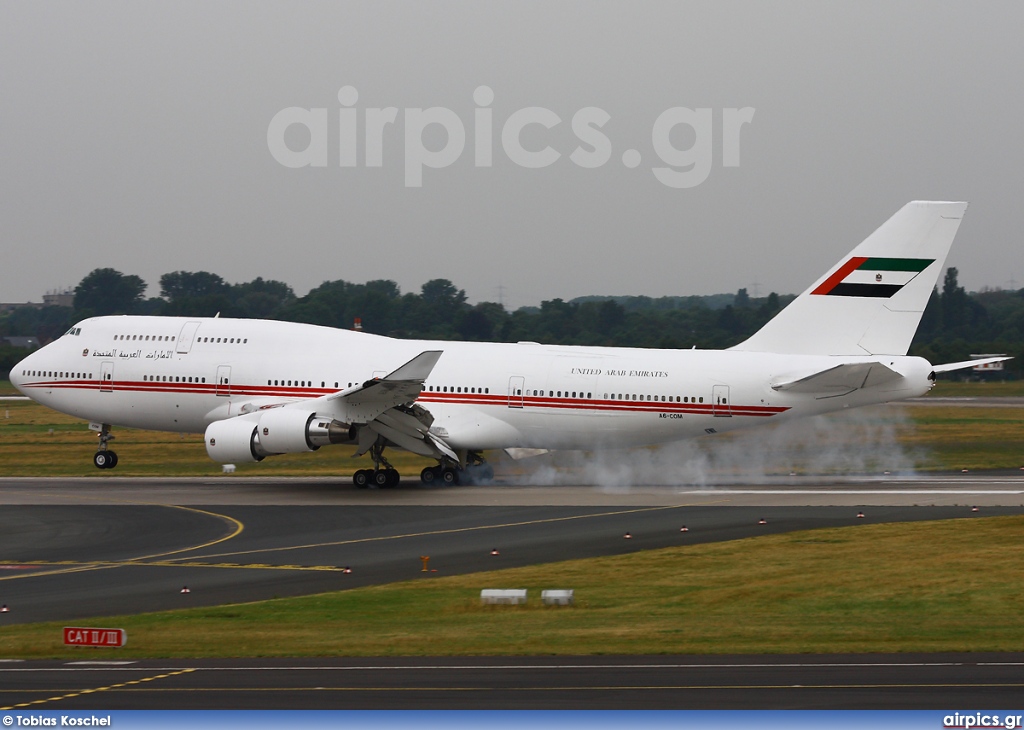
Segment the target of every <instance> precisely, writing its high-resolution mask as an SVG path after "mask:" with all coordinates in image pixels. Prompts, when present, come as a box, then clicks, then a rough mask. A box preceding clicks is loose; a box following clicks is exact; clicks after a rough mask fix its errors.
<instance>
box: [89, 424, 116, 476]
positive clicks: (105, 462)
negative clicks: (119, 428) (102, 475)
mask: <svg viewBox="0 0 1024 730" xmlns="http://www.w3.org/2000/svg"><path fill="white" fill-rule="evenodd" d="M99 437H100V448H99V450H98V451H97V452H96V453H95V454H93V455H92V463H93V465H94V466H95V467H96V468H97V469H113V468H114V467H115V466H117V453H116V452H115V451H113V450H112V449H110V448H108V446H107V445H108V444H109V443H110V442H111V441H113V440H114V434H112V433H110V424H107V423H104V424H103V426H102V427H101V428H100V433H99Z"/></svg>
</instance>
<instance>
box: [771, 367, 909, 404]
mask: <svg viewBox="0 0 1024 730" xmlns="http://www.w3.org/2000/svg"><path fill="white" fill-rule="evenodd" d="M902 377H903V376H902V375H901V374H900V373H898V372H896V371H895V370H893V369H892V368H890V367H889V366H887V365H884V364H882V363H880V362H857V363H843V364H842V365H836V366H835V367H832V368H828V369H827V370H821V371H819V372H817V373H813V374H811V375H807V376H804V377H802V378H797V379H795V380H784V381H782V382H779V383H775V384H773V385H772V390H784V391H788V392H791V393H814V394H817V395H818V397H819V398H834V397H836V396H840V395H846V394H847V393H852V392H853V391H855V390H859V389H860V388H870V387H872V386H875V385H884V384H885V383H889V382H892V381H894V380H899V379H900V378H902Z"/></svg>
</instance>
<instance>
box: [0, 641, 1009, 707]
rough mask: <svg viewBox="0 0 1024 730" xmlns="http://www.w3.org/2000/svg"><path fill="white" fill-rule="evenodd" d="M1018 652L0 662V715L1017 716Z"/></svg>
mask: <svg viewBox="0 0 1024 730" xmlns="http://www.w3.org/2000/svg"><path fill="white" fill-rule="evenodd" d="M1022 669H1024V655H1021V654H1013V655H1007V654H919V655H910V654H908V655H901V656H882V655H849V654H847V655H835V656H804V655H797V656H768V657H765V656H690V657H671V656H658V657H520V658H501V659H495V658H490V657H477V658H458V659H451V658H422V657H420V658H414V659H412V658H405V659H402V658H400V659H386V660H381V659H364V660H349V659H322V658H321V659H311V660H294V659H289V660H277V661H274V660H228V661H224V660H197V661H163V660H156V661H140V662H127V663H125V664H123V665H111V664H104V663H103V662H88V661H84V662H69V663H57V662H26V663H24V664H6V665H5V664H0V687H2V689H0V708H2V709H4V710H31V709H39V710H42V709H48V710H54V709H59V710H120V709H134V708H140V707H145V708H148V709H177V710H183V709H188V710H199V709H252V710H256V709H299V708H301V709H346V710H349V709H351V710H357V709H379V708H387V709H395V710H402V709H591V710H593V709H617V710H623V709H632V710H640V709H646V710H650V709H718V708H729V709H793V708H813V709H825V708H843V709H943V710H949V709H951V708H961V709H962V708H977V707H982V708H984V709H985V710H996V709H1002V710H1013V709H1018V710H1019V709H1020V697H1021V691H1022V689H1024V673H1022Z"/></svg>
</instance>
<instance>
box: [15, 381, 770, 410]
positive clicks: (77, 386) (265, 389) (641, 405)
mask: <svg viewBox="0 0 1024 730" xmlns="http://www.w3.org/2000/svg"><path fill="white" fill-rule="evenodd" d="M101 385H102V382H101V381H99V380H69V381H50V382H39V383H25V384H24V386H23V387H27V388H50V389H58V388H59V389H68V390H97V391H98V390H99V389H100V387H101ZM108 385H109V386H111V387H112V388H113V392H131V393H165V394H188V395H214V394H215V393H216V388H217V384H216V383H163V382H149V381H114V382H113V383H109V382H108ZM225 387H227V386H225ZM104 392H106V391H104ZM340 392H341V389H338V390H334V389H331V388H297V387H281V386H265V385H235V384H232V385H231V386H230V392H222V393H221V395H222V396H225V397H226V396H229V395H230V396H236V397H237V396H249V397H254V398H255V397H264V398H266V397H271V398H273V397H277V398H316V397H319V396H323V395H330V394H332V393H340ZM417 401H418V402H420V403H454V404H457V405H475V406H497V407H501V408H507V407H508V406H509V403H510V401H511V402H512V403H513V404H514V405H516V406H518V405H519V403H520V402H521V403H522V406H523V407H524V408H551V409H558V410H575V411H608V412H620V413H621V412H632V413H686V414H690V415H703V416H711V415H715V414H720V415H732V416H761V417H767V416H774V415H777V414H779V413H784V412H785V411H788V410H789V408H788V407H786V406H741V405H735V404H734V405H731V406H718V407H715V406H713V404H711V403H675V402H668V401H633V400H607V399H580V398H558V397H546V396H545V397H540V396H522V397H521V398H520V397H519V396H513V397H511V398H510V397H509V396H507V395H496V394H491V393H486V394H485V393H437V392H431V391H424V392H423V393H421V394H420V397H419V398H417Z"/></svg>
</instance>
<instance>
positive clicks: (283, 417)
mask: <svg viewBox="0 0 1024 730" xmlns="http://www.w3.org/2000/svg"><path fill="white" fill-rule="evenodd" d="M205 439H206V453H207V454H209V455H210V458H211V459H213V460H214V461H218V462H220V463H223V464H229V463H238V462H252V461H262V460H263V458H264V457H266V456H271V455H273V454H294V453H299V452H303V451H316V450H317V449H319V448H320V447H321V446H325V445H327V444H354V443H356V439H357V429H356V427H355V426H354V425H352V424H349V423H342V422H341V421H337V420H334V419H332V418H330V417H320V416H317V414H316V413H310V412H309V411H303V410H299V409H295V408H272V409H269V410H266V411H263V412H262V413H260V414H259V417H258V418H252V417H251V416H242V417H238V418H228V419H225V420H223V421H214V422H213V423H211V424H210V425H209V426H207V428H206V436H205Z"/></svg>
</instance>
